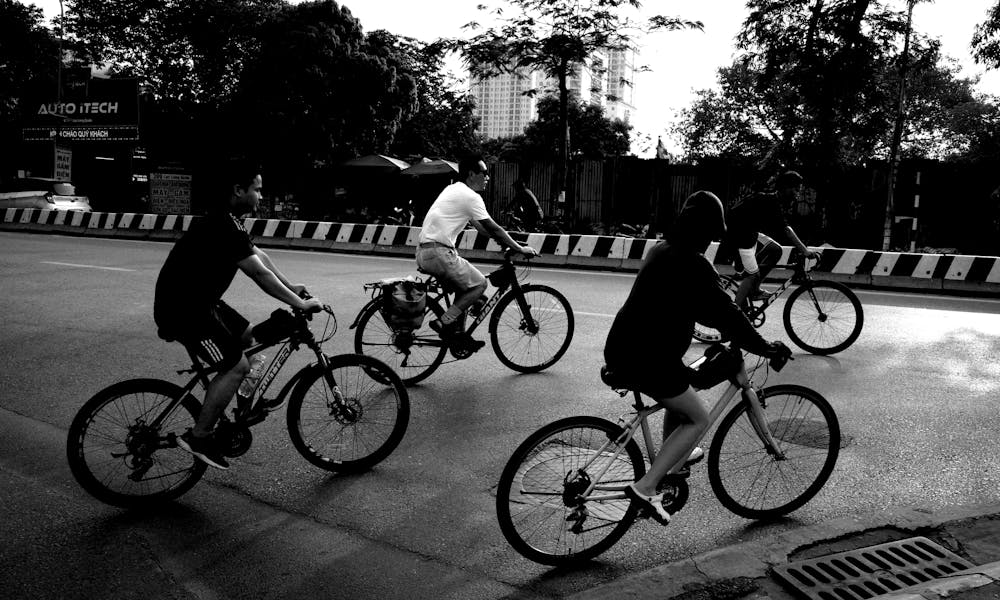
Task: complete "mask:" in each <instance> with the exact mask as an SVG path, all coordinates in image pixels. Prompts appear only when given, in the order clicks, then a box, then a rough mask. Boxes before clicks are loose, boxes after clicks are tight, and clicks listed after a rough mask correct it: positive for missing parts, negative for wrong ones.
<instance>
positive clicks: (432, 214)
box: [417, 156, 536, 350]
mask: <svg viewBox="0 0 1000 600" xmlns="http://www.w3.org/2000/svg"><path fill="white" fill-rule="evenodd" d="M487 181H489V175H487V169H486V163H485V162H483V160H482V159H481V158H480V157H478V156H474V157H470V158H465V159H463V160H462V161H461V162H459V163H458V181H457V182H456V183H453V184H451V185H449V186H448V187H446V188H444V190H442V191H441V194H440V195H438V197H437V200H435V201H434V204H432V205H431V207H430V209H429V210H428V211H427V214H426V215H425V216H424V222H423V228H422V229H421V231H420V244H419V245H418V246H417V266H419V267H420V268H421V269H422V270H423V271H426V272H427V273H430V274H432V275H434V276H435V277H437V278H438V279H439V280H440V281H441V282H442V283H444V284H445V285H447V286H450V287H451V288H452V289H453V290H454V291H455V301H454V302H453V303H452V305H451V306H450V307H449V308H448V310H447V311H446V312H445V313H444V314H443V315H441V317H440V319H435V320H434V321H431V323H430V327H431V328H432V329H434V331H436V332H438V334H439V335H440V336H441V337H442V338H443V339H446V340H449V341H452V340H456V339H459V338H460V337H461V336H462V335H463V334H464V331H462V318H461V317H462V315H464V314H465V311H466V310H467V309H468V308H469V307H470V306H472V304H473V303H474V302H475V301H476V300H477V299H479V297H480V296H482V295H483V292H485V291H486V277H485V276H483V274H482V273H481V272H480V271H479V269H477V268H476V267H474V266H472V265H471V264H470V263H469V261H467V260H465V259H464V258H462V257H461V256H459V255H458V252H457V251H456V250H455V244H456V242H457V241H458V236H459V234H460V233H462V230H463V229H465V227H466V225H467V224H469V223H471V224H472V226H473V227H475V228H476V229H477V230H478V231H479V232H480V233H482V234H484V235H488V236H490V237H492V238H493V239H495V240H496V241H497V243H499V244H500V245H501V246H504V247H507V248H510V249H511V250H514V251H515V252H519V253H521V254H524V255H525V256H534V255H535V254H536V252H535V249H534V248H532V247H531V246H522V245H520V244H518V243H517V242H515V241H514V240H513V239H512V238H511V237H510V234H508V233H507V232H506V231H504V229H503V227H500V226H499V225H497V223H496V221H494V220H493V219H492V218H491V217H490V214H489V213H488V212H487V211H486V203H485V202H483V197H482V196H480V195H479V192H481V191H483V190H484V189H486V183H487ZM460 341H462V342H464V343H465V344H466V345H467V346H469V347H470V348H471V349H472V350H478V349H479V348H482V347H483V345H484V342H482V341H478V342H474V341H472V340H468V339H466V340H460Z"/></svg>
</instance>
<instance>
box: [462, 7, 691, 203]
mask: <svg viewBox="0 0 1000 600" xmlns="http://www.w3.org/2000/svg"><path fill="white" fill-rule="evenodd" d="M508 4H509V5H510V6H511V8H512V11H511V13H512V14H513V15H514V16H507V13H505V12H504V10H503V8H497V9H494V10H492V11H491V14H492V15H493V16H494V17H495V18H496V20H497V21H498V23H499V24H498V25H496V26H495V27H490V28H489V29H487V30H486V31H483V32H481V33H478V34H476V35H475V36H473V37H472V38H471V39H469V40H450V41H449V47H451V48H455V49H458V50H460V51H461V52H462V54H463V56H464V58H465V60H466V63H467V64H468V66H469V69H470V71H471V74H472V76H473V77H475V78H488V77H490V76H494V75H497V74H499V73H502V72H519V71H533V70H537V71H542V72H544V73H545V74H547V75H548V76H549V77H552V78H554V79H555V80H556V81H557V88H558V101H559V105H558V106H559V134H560V143H559V145H558V147H557V148H556V156H557V163H556V164H557V167H556V179H557V181H556V183H557V185H556V186H555V189H556V190H557V192H558V193H563V191H564V190H565V183H566V160H567V155H568V151H569V146H568V138H569V131H568V121H569V116H568V111H569V106H570V98H569V87H568V83H567V82H568V80H569V78H570V77H571V76H572V75H573V73H574V72H576V70H577V69H581V68H588V65H589V61H590V60H591V58H592V57H593V56H594V55H595V54H596V53H598V52H602V51H606V50H629V49H634V48H635V43H634V39H635V37H636V36H637V35H638V34H640V33H648V32H652V31H657V30H677V29H684V28H697V29H701V28H702V24H701V23H700V22H697V21H687V20H684V19H679V18H673V17H671V18H668V17H664V16H662V15H656V16H654V17H651V18H650V19H649V20H648V21H647V23H645V24H638V23H636V22H634V21H632V20H631V19H629V18H627V17H622V16H621V9H622V8H623V7H624V6H625V5H627V6H628V7H630V8H633V9H638V8H639V7H640V3H639V2H638V0H584V1H582V2H581V1H579V0H508ZM480 8H481V9H483V10H488V9H487V8H486V7H484V6H481V7H480ZM466 27H467V28H469V29H472V30H477V29H479V28H480V27H479V25H478V23H470V24H469V25H467V26H466Z"/></svg>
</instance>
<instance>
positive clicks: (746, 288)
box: [733, 272, 760, 308]
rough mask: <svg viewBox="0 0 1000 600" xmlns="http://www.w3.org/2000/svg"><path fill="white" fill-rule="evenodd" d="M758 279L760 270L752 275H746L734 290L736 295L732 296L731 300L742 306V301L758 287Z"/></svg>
mask: <svg viewBox="0 0 1000 600" xmlns="http://www.w3.org/2000/svg"><path fill="white" fill-rule="evenodd" d="M759 281H760V272H757V273H754V274H753V275H747V276H746V277H744V278H743V281H741V282H740V287H739V288H738V289H737V290H736V296H735V297H734V298H733V302H735V303H736V306H739V307H740V308H743V303H744V302H745V301H746V299H747V298H748V297H749V296H750V294H752V293H754V292H756V291H757V288H758V287H759V284H758V282H759Z"/></svg>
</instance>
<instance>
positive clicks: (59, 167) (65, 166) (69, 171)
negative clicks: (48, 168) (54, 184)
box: [52, 144, 73, 181]
mask: <svg viewBox="0 0 1000 600" xmlns="http://www.w3.org/2000/svg"><path fill="white" fill-rule="evenodd" d="M52 177H54V178H56V179H58V180H59V181H73V150H72V149H70V148H67V147H66V146H60V145H58V144H57V145H56V156H55V166H54V167H53V169H52Z"/></svg>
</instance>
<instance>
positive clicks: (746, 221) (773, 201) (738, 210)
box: [726, 193, 788, 248]
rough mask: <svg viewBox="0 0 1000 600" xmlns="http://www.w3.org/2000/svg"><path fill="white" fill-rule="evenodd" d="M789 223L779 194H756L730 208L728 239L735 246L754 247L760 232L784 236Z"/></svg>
mask: <svg viewBox="0 0 1000 600" xmlns="http://www.w3.org/2000/svg"><path fill="white" fill-rule="evenodd" d="M787 225H788V222H787V221H786V220H785V213H784V212H782V210H781V201H780V200H779V199H778V195H777V194H775V193H770V194H754V195H753V196H750V197H749V198H746V199H745V200H743V201H742V202H739V203H737V204H736V205H735V206H733V207H732V208H731V209H729V216H728V217H726V227H727V229H728V235H727V236H726V240H727V241H728V242H729V244H730V245H731V246H733V247H734V248H753V247H754V246H755V245H756V244H757V234H758V233H764V234H766V235H769V236H771V237H777V236H782V237H784V235H785V233H784V232H785V227H786V226H787Z"/></svg>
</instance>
